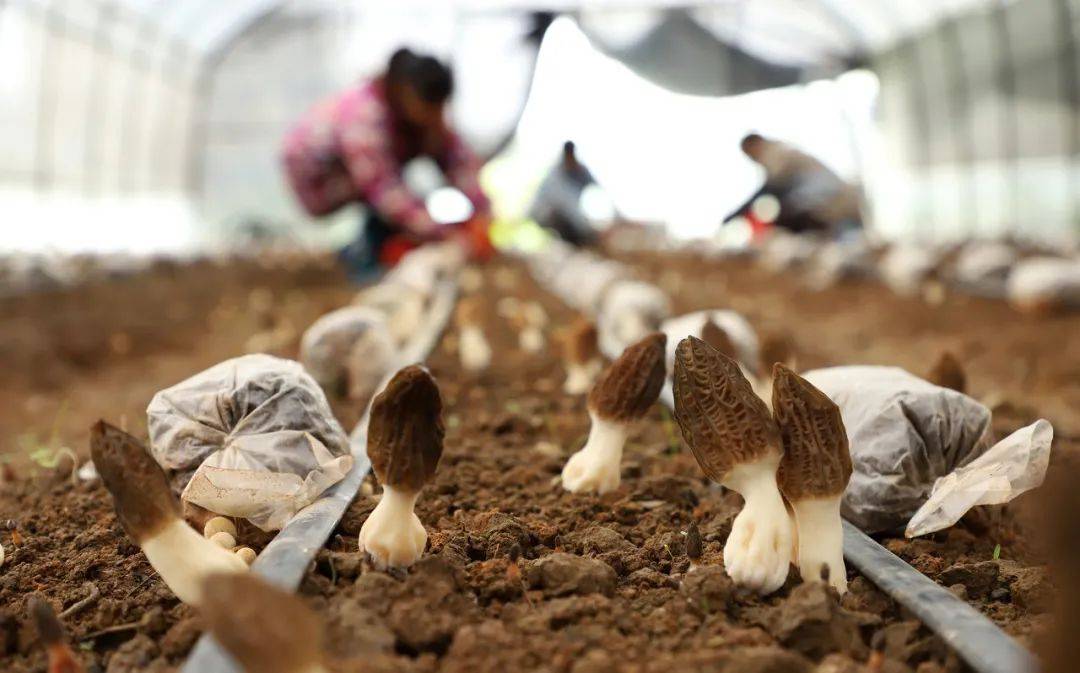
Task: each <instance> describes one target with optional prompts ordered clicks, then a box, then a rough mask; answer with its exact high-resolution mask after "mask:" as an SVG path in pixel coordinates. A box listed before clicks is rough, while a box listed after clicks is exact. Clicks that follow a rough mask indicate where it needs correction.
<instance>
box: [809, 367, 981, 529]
mask: <svg viewBox="0 0 1080 673" xmlns="http://www.w3.org/2000/svg"><path fill="white" fill-rule="evenodd" d="M803 376H804V377H805V378H806V380H807V381H809V382H810V383H812V384H814V385H815V386H817V387H818V388H819V389H820V390H821V391H822V392H823V393H825V394H826V395H828V396H829V397H830V398H831V399H832V401H833V402H835V403H836V404H837V405H838V406H839V407H840V414H841V416H842V417H843V420H844V427H845V428H846V429H847V435H848V440H849V442H850V447H851V462H852V467H853V472H852V475H851V481H850V482H849V483H848V487H847V491H846V492H845V493H844V499H843V501H842V505H841V513H842V514H843V516H844V517H845V518H846V519H848V520H849V521H851V522H852V523H853V524H855V525H856V526H858V527H859V528H861V529H862V530H864V531H866V532H867V533H874V532H878V531H884V530H891V529H895V528H900V527H903V526H904V525H905V524H907V522H908V520H909V519H910V518H911V516H912V515H913V514H914V513H915V512H916V510H918V509H919V507H921V506H922V505H923V503H925V502H926V501H927V498H929V497H930V492H931V490H932V489H933V486H934V483H935V482H936V481H937V480H938V479H939V478H941V477H944V476H945V475H947V474H949V473H951V472H952V471H953V470H955V469H957V468H960V467H964V466H965V465H968V464H970V463H972V461H974V460H975V459H976V458H978V457H979V456H981V455H983V454H984V453H986V452H987V450H989V449H990V446H991V441H992V435H991V427H990V410H989V409H987V408H986V407H985V406H983V405H982V404H980V403H979V402H977V401H976V400H974V399H972V398H970V397H968V396H967V395H964V394H962V393H958V392H956V391H954V390H949V389H948V388H941V387H938V386H935V385H934V384H932V383H930V382H928V381H924V380H923V379H920V378H919V377H917V376H914V375H912V374H910V373H908V372H906V371H904V370H903V369H900V368H898V367H874V366H848V367H829V368H825V369H816V370H813V371H809V372H806V373H805V374H804V375H803Z"/></svg>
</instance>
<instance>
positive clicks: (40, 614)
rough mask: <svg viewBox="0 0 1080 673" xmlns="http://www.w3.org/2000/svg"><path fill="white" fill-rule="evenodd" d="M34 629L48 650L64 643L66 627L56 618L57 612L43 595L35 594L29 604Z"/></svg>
mask: <svg viewBox="0 0 1080 673" xmlns="http://www.w3.org/2000/svg"><path fill="white" fill-rule="evenodd" d="M27 607H28V608H29V609H30V617H31V618H32V619H33V620H34V628H36V629H37V633H38V637H39V638H41V642H42V644H43V645H45V647H46V648H49V647H52V646H54V645H59V644H62V643H64V625H63V624H61V623H60V619H59V618H58V617H57V616H56V611H55V610H53V606H52V605H50V604H49V602H48V601H47V600H45V598H44V597H42V595H41V594H34V595H32V596H31V597H30V600H29V601H28V602H27Z"/></svg>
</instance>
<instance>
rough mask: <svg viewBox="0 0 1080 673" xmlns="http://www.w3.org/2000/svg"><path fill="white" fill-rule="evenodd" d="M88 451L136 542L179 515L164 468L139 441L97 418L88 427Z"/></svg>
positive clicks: (123, 524)
mask: <svg viewBox="0 0 1080 673" xmlns="http://www.w3.org/2000/svg"><path fill="white" fill-rule="evenodd" d="M90 455H91V457H92V458H93V460H94V465H95V466H96V467H97V470H98V473H99V474H100V475H101V480H102V482H104V484H105V488H107V489H108V490H109V493H111V494H112V496H113V502H114V505H115V507H116V517H117V519H119V520H120V524H121V525H122V526H123V527H124V530H125V531H127V534H128V535H129V536H131V538H132V539H133V540H135V542H137V543H141V542H142V541H143V540H145V539H147V538H150V537H152V536H153V535H154V534H155V533H156V532H158V531H159V530H161V529H162V528H164V527H165V526H166V525H167V524H169V523H171V522H173V521H175V520H177V519H179V518H180V507H179V505H178V504H177V502H176V498H175V497H173V494H172V491H171V490H170V489H169V482H168V479H167V477H166V476H165V472H164V471H162V469H161V466H159V465H158V464H157V462H155V461H154V459H153V457H152V456H151V455H150V452H149V451H147V450H146V448H145V447H144V446H143V444H142V442H140V441H139V440H137V439H135V438H134V437H132V436H131V435H129V434H128V433H126V432H124V431H123V430H121V429H120V428H117V427H115V426H112V425H110V424H108V423H106V422H105V421H98V422H97V423H95V424H94V427H93V428H92V429H91V430H90Z"/></svg>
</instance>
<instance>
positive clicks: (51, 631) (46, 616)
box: [29, 595, 86, 673]
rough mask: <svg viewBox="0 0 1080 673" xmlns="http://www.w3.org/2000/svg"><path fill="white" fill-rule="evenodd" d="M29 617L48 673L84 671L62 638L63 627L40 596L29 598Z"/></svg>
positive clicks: (81, 672)
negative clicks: (47, 661) (47, 662)
mask: <svg viewBox="0 0 1080 673" xmlns="http://www.w3.org/2000/svg"><path fill="white" fill-rule="evenodd" d="M29 607H30V616H31V618H32V619H33V621H34V626H35V627H36V628H37V632H38V637H39V638H41V644H42V645H44V646H45V656H46V657H48V659H49V668H48V673H83V671H84V670H86V669H84V668H83V667H82V664H80V663H79V660H78V659H76V658H75V653H74V652H73V651H72V650H71V646H70V645H68V643H67V638H66V637H65V636H64V625H63V624H61V623H60V619H59V618H58V617H57V616H56V612H55V611H54V610H53V607H52V606H51V605H49V603H48V601H46V600H45V599H44V598H42V597H41V596H40V595H34V596H31V597H30V601H29Z"/></svg>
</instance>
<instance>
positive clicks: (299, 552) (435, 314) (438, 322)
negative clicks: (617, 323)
mask: <svg viewBox="0 0 1080 673" xmlns="http://www.w3.org/2000/svg"><path fill="white" fill-rule="evenodd" d="M456 300H457V283H456V281H444V282H442V283H441V284H440V285H439V287H438V288H437V289H436V292H435V297H434V299H433V301H432V304H431V310H430V311H429V312H428V316H427V320H426V323H425V324H424V325H422V326H421V328H420V329H419V330H418V331H417V332H418V337H417V338H415V339H413V341H412V342H411V343H410V344H409V345H408V347H407V348H406V349H405V350H403V351H402V352H401V357H400V358H399V362H398V363H397V366H395V367H394V368H393V369H394V372H396V371H397V369H398V368H399V367H404V366H406V365H410V364H413V363H415V362H422V361H423V360H424V359H425V358H427V356H428V354H430V353H431V351H432V350H434V349H435V346H436V344H437V343H438V341H439V337H440V336H442V333H443V330H444V329H445V328H446V324H447V323H448V322H449V320H450V314H451V313H452V312H453V310H454V302H455V301H456ZM394 372H391V373H390V374H389V375H388V376H387V377H386V379H385V380H384V381H383V385H385V384H386V383H387V381H389V379H390V376H393V374H394ZM381 388H382V386H380V389H381ZM370 411H371V407H370V405H369V407H368V409H367V411H365V412H364V415H363V417H362V418H361V419H360V421H359V422H357V424H356V427H354V428H353V431H352V433H351V434H350V436H349V444H350V445H351V447H352V453H353V457H354V458H355V459H356V461H355V463H354V465H353V469H352V470H351V471H349V473H348V474H346V475H345V478H344V479H342V480H341V481H339V482H338V483H337V484H335V485H334V486H333V487H331V488H330V489H328V490H327V491H326V493H325V494H323V496H322V497H320V498H319V499H318V500H316V501H315V502H313V503H311V504H310V505H308V506H307V507H305V508H304V509H302V510H300V511H299V512H297V513H296V516H294V517H293V518H292V519H290V520H289V522H288V523H287V524H285V527H284V528H282V529H281V531H280V532H279V533H278V534H277V535H276V536H274V539H273V540H271V541H270V544H268V545H266V548H265V549H263V551H262V553H261V554H259V557H258V558H257V559H255V563H253V564H252V566H251V572H253V573H255V574H256V575H259V576H261V577H262V578H264V579H266V580H267V581H269V582H270V583H272V584H275V585H277V586H279V587H281V588H283V589H286V590H288V591H294V590H295V589H296V587H298V586H299V585H300V580H301V579H303V577H304V573H305V572H306V571H307V568H308V566H309V565H310V564H311V561H312V560H313V559H314V558H315V554H316V553H318V551H319V549H321V548H322V546H323V545H324V544H325V543H326V540H327V539H329V537H330V534H331V533H332V532H333V531H334V528H335V527H336V526H337V524H338V521H340V520H341V517H342V515H344V514H345V510H346V509H348V507H349V503H351V502H352V501H353V498H355V497H356V492H357V491H358V490H360V484H361V483H362V482H363V481H364V477H366V476H367V473H368V471H369V470H370V469H371V462H370V461H369V460H368V457H367V426H368V414H369V413H370ZM239 671H240V667H239V666H238V665H237V664H236V662H235V661H233V659H232V657H230V656H229V655H228V653H226V652H225V650H223V649H222V648H221V646H220V645H218V644H217V641H215V640H214V639H213V637H212V636H210V634H208V633H205V634H203V636H202V637H201V638H199V642H198V643H196V644H195V648H194V649H193V650H192V651H191V654H190V655H189V656H188V659H187V661H186V662H185V663H184V667H183V668H182V669H181V673H239Z"/></svg>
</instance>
